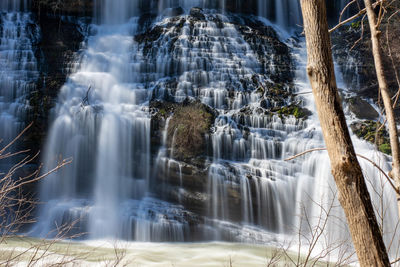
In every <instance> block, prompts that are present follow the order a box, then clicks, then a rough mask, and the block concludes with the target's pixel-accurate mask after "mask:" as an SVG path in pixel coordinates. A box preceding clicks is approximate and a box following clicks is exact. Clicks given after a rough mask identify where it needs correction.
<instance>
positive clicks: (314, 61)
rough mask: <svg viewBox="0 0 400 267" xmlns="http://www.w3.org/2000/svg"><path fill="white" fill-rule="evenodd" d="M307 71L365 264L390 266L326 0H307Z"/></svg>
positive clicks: (304, 4) (341, 198) (343, 202)
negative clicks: (340, 76) (337, 66)
mask: <svg viewBox="0 0 400 267" xmlns="http://www.w3.org/2000/svg"><path fill="white" fill-rule="evenodd" d="M301 8H302V12H303V17H304V30H305V34H306V41H307V53H308V65H307V73H308V77H309V79H310V82H311V86H312V89H313V94H314V97H315V102H316V106H317V110H318V115H319V119H320V122H321V127H322V131H323V135H324V139H325V143H326V146H327V150H328V153H329V158H330V161H331V166H332V174H333V177H334V179H335V182H336V185H337V188H338V191H339V201H340V203H341V205H342V207H343V210H344V212H345V214H346V218H347V222H348V225H349V229H350V233H351V236H352V239H353V243H354V247H355V249H356V252H357V256H358V259H359V261H360V264H361V266H390V262H389V258H388V255H387V252H386V248H385V244H384V242H383V239H382V235H381V232H380V230H379V227H378V223H377V221H376V217H375V213H374V210H373V206H372V203H371V199H370V195H369V192H368V189H367V186H366V184H365V180H364V177H363V174H362V171H361V167H360V164H359V163H358V160H357V157H356V153H355V151H354V147H353V143H352V141H351V139H350V134H349V130H348V128H347V124H346V120H345V116H344V113H343V109H342V105H341V100H340V97H339V94H338V90H337V85H336V78H335V73H334V67H333V59H332V50H331V40H330V36H329V32H328V30H329V28H328V22H327V16H326V6H325V0H301Z"/></svg>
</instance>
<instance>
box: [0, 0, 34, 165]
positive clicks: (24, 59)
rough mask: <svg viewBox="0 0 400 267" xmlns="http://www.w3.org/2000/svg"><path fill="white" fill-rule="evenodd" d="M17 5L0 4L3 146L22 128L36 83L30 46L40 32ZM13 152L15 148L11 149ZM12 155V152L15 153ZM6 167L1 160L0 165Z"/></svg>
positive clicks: (0, 100) (28, 14)
mask: <svg viewBox="0 0 400 267" xmlns="http://www.w3.org/2000/svg"><path fill="white" fill-rule="evenodd" d="M25 7H26V4H25V5H22V3H21V5H19V2H18V1H2V2H1V3H0V136H1V139H2V146H5V145H6V144H8V142H10V141H11V140H13V139H14V138H15V137H16V136H17V135H18V133H19V132H20V131H21V130H22V129H23V128H24V127H25V122H26V118H27V113H28V111H29V108H30V106H29V96H30V93H31V92H32V91H33V90H34V89H35V82H36V81H37V79H38V76H39V74H38V71H37V61H36V58H35V54H34V48H33V43H34V42H36V41H37V40H38V38H39V29H38V27H37V26H36V25H35V24H34V22H33V20H32V16H31V14H30V13H27V12H21V11H23V10H24V8H25ZM13 149H16V148H13ZM14 152H15V151H14ZM4 163H6V164H8V163H9V162H5V161H4V160H3V161H2V162H1V164H4Z"/></svg>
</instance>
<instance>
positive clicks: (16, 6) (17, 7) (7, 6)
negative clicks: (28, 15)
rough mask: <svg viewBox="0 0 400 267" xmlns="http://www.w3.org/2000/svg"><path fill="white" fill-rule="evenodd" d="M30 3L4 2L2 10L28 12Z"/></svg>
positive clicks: (18, 0) (6, 0)
mask: <svg viewBox="0 0 400 267" xmlns="http://www.w3.org/2000/svg"><path fill="white" fill-rule="evenodd" d="M29 3H30V1H29V0H2V1H1V3H0V10H6V11H27V10H28V8H29Z"/></svg>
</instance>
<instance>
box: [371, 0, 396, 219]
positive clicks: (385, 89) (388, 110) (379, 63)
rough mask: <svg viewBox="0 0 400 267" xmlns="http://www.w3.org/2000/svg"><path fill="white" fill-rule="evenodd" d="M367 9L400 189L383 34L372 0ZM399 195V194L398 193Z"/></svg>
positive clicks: (393, 173) (394, 170)
mask: <svg viewBox="0 0 400 267" xmlns="http://www.w3.org/2000/svg"><path fill="white" fill-rule="evenodd" d="M364 3H365V7H366V9H367V16H368V22H369V27H370V29H371V40H372V54H373V56H374V62H375V69H376V76H377V78H378V84H379V90H380V93H381V95H382V100H383V104H384V106H385V112H386V119H387V121H388V125H389V137H390V148H391V150H392V160H393V169H392V171H391V177H392V178H393V180H394V181H395V183H396V188H397V189H398V190H399V189H400V150H399V135H398V131H397V126H396V120H395V115H394V109H393V103H392V99H391V96H390V92H389V87H388V83H387V80H386V77H385V72H384V68H383V61H382V54H383V52H382V48H381V43H380V34H381V32H380V31H379V30H378V28H377V25H376V24H377V23H376V20H377V19H376V15H375V12H374V8H373V7H372V3H371V0H364ZM396 193H397V192H396ZM397 209H398V213H399V216H400V195H399V194H398V193H397Z"/></svg>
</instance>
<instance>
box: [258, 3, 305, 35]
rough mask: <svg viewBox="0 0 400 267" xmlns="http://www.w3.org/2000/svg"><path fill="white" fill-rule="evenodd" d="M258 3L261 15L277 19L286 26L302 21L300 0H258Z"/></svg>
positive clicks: (298, 23) (279, 23)
mask: <svg viewBox="0 0 400 267" xmlns="http://www.w3.org/2000/svg"><path fill="white" fill-rule="evenodd" d="M257 3H258V15H259V16H262V17H266V18H268V19H270V20H272V21H275V22H276V23H277V24H278V25H280V26H282V27H284V28H288V27H293V26H296V25H301V23H302V19H301V10H300V1H298V0H258V2H257Z"/></svg>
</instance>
